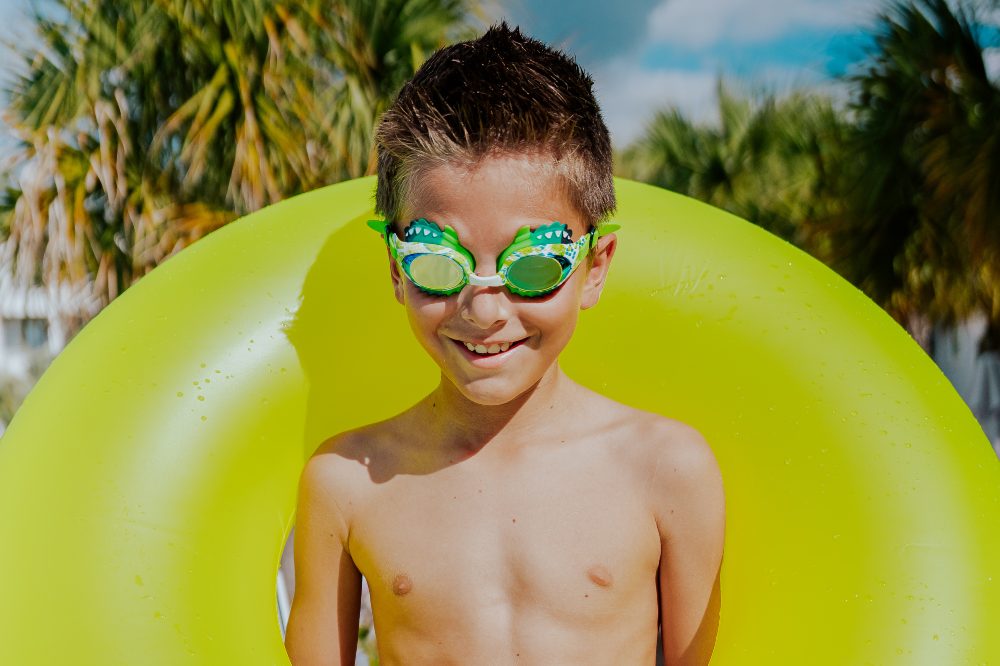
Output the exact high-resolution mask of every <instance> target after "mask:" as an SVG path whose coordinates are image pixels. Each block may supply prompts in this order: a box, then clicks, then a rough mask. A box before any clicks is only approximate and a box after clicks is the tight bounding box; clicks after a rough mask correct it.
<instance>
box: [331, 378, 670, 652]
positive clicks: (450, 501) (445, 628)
mask: <svg viewBox="0 0 1000 666" xmlns="http://www.w3.org/2000/svg"><path fill="white" fill-rule="evenodd" d="M589 396H590V401H591V404H590V405H583V406H579V408H578V409H577V410H575V412H574V413H573V414H567V415H565V416H563V417H561V418H562V419H563V420H564V422H563V423H562V424H561V425H560V424H550V425H553V427H552V428H551V429H548V430H547V431H548V432H559V433H560V434H559V435H555V436H541V437H540V438H539V439H538V441H531V442H525V443H524V445H523V446H522V445H520V443H518V445H517V446H511V447H508V448H501V446H499V445H498V446H497V447H495V448H493V449H491V445H492V444H493V443H492V442H491V443H490V444H487V445H486V446H485V447H484V448H483V449H482V450H480V451H478V452H477V453H476V454H475V455H472V456H469V457H465V456H461V455H456V454H446V453H443V452H435V453H427V446H426V445H425V444H424V445H422V443H421V440H420V433H419V432H414V428H413V427H412V423H408V422H407V420H406V415H405V414H404V415H401V416H400V417H397V418H395V419H391V420H389V421H384V422H381V423H378V424H374V425H372V426H367V427H365V428H362V429H360V430H355V431H351V432H350V433H345V434H344V435H342V436H339V437H337V438H335V439H334V440H331V441H330V442H328V443H326V444H324V447H322V448H321V451H326V452H329V453H334V455H331V456H327V459H328V460H329V461H330V464H331V465H333V466H336V467H337V471H336V474H335V478H337V479H338V480H340V481H341V482H342V483H341V484H340V485H341V488H338V489H335V492H336V496H337V501H338V504H339V505H340V506H341V510H342V511H343V512H344V514H345V515H346V517H347V520H348V524H349V537H348V544H347V547H348V550H349V553H350V555H351V558H352V559H353V561H354V563H355V566H356V567H357V568H358V570H359V571H360V572H361V574H363V575H364V576H365V578H366V579H367V580H368V584H369V589H370V591H371V596H372V608H373V613H374V618H375V628H376V634H377V636H378V642H379V653H380V655H381V656H382V663H384V664H393V663H406V664H411V663H412V664H420V663H434V664H448V663H456V664H459V663H481V664H493V663H513V662H517V661H520V662H521V663H621V664H627V663H635V664H639V663H647V664H651V663H653V659H654V653H655V645H656V631H657V621H658V595H657V587H656V585H657V582H656V573H657V569H658V566H659V558H660V536H659V530H658V528H657V523H656V520H655V519H654V516H653V513H652V511H651V509H650V506H649V502H648V499H647V498H648V495H647V492H648V486H649V482H650V479H651V473H652V471H653V470H652V469H651V463H652V462H653V460H654V458H653V456H652V448H653V446H655V447H657V448H659V447H662V446H664V445H665V442H663V441H662V440H660V441H656V442H655V443H653V442H650V441H649V440H650V439H651V438H650V437H649V436H648V434H649V433H650V432H653V431H656V430H657V429H656V428H655V427H654V428H651V427H649V426H650V425H652V424H653V421H654V420H655V421H661V422H662V421H663V419H662V417H658V416H653V415H650V414H647V413H645V412H641V411H638V410H634V409H631V408H628V407H625V406H623V405H619V404H617V403H614V402H613V401H611V400H608V399H607V398H604V397H602V396H599V395H597V394H593V393H589ZM659 430H660V431H661V432H662V428H660V429H659Z"/></svg>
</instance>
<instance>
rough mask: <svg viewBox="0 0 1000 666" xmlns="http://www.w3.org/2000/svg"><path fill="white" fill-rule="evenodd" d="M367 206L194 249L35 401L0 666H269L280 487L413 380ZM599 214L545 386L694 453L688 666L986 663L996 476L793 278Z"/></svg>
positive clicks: (54, 373)
mask: <svg viewBox="0 0 1000 666" xmlns="http://www.w3.org/2000/svg"><path fill="white" fill-rule="evenodd" d="M372 188H373V181H372V180H371V179H362V180H356V181H350V182H346V183H342V184H339V185H336V186H333V187H329V188H326V189H324V190H321V191H317V192H314V193H311V194H308V195H304V196H300V197H296V198H294V199H291V200H289V201H286V202H283V203H281V204H279V205H275V206H272V207H270V208H268V209H266V210H263V211H260V212H259V213H256V214H254V215H251V216H249V217H247V218H246V219H243V220H240V221H238V222H236V223H234V224H231V225H228V226H226V227H224V228H222V229H220V230H218V231H216V232H214V233H212V234H211V235H209V236H208V237H207V238H205V239H203V240H201V241H199V242H198V243H196V244H195V245H193V246H192V247H190V248H188V249H186V250H185V251H183V252H181V253H180V254H179V255H177V256H175V257H173V258H171V259H170V260H168V261H167V262H166V263H165V264H164V265H163V266H161V267H159V268H157V269H156V270H155V271H153V272H152V273H151V274H149V275H147V276H146V277H144V278H143V279H142V280H141V281H140V282H139V283H138V284H136V285H135V286H133V287H132V288H131V289H129V290H128V291H127V292H126V293H124V294H123V295H122V296H121V297H119V298H118V299H117V300H116V301H115V302H114V303H112V304H111V305H110V306H109V307H108V308H106V309H105V310H104V311H103V312H102V313H101V314H100V315H99V316H98V317H97V318H96V319H95V320H94V321H93V322H91V323H90V324H89V325H88V326H86V328H85V329H84V330H83V331H81V332H80V333H79V334H78V335H77V337H76V338H75V339H73V340H72V341H71V343H70V344H69V346H68V348H67V349H66V350H65V351H64V352H63V353H62V354H61V355H60V356H59V357H58V358H57V359H56V361H55V362H54V363H53V365H52V366H51V367H50V369H49V370H48V371H47V372H46V373H45V375H44V376H43V377H42V379H41V381H40V382H39V383H38V385H37V386H36V387H35V389H34V390H33V391H32V393H31V394H30V395H29V397H28V399H27V400H26V401H25V403H24V405H23V406H22V408H21V409H20V410H19V412H18V414H17V416H16V417H15V418H14V420H13V422H12V423H11V425H10V428H9V429H8V431H7V433H6V435H5V436H4V437H3V439H2V440H0V544H2V546H0V591H2V592H0V627H2V636H3V638H2V639H0V664H11V665H14V664H16V665H17V666H31V665H36V664H37V665H44V666H51V665H54V664H74V665H84V666H87V665H94V666H97V665H100V666H111V665H115V664H121V665H123V666H125V665H128V666H134V665H136V664H143V665H144V666H156V665H160V664H162V665H163V666H186V665H204V666H219V665H220V664H225V665H230V664H239V665H241V666H248V665H256V664H260V665H263V664H287V663H288V662H287V657H286V656H285V652H284V648H283V645H282V640H281V634H280V629H279V626H278V617H277V612H276V609H275V573H276V571H277V568H278V560H279V555H280V551H281V548H282V546H283V544H284V542H285V538H286V537H287V535H288V533H289V530H290V529H291V526H292V523H293V518H294V509H295V499H296V484H297V480H298V475H299V472H300V470H301V468H302V465H303V463H304V461H305V460H306V458H307V457H308V456H309V455H310V453H312V451H313V450H314V449H315V448H316V447H317V446H318V445H319V444H320V443H321V442H322V441H323V440H324V439H325V438H327V437H328V436H330V435H331V434H332V433H334V432H336V431H339V430H341V429H344V428H348V427H353V426H356V425H359V424H361V423H363V422H368V421H371V420H374V419H379V418H383V417H386V416H388V415H390V414H392V413H395V412H396V411H398V410H400V409H402V408H404V407H405V406H407V405H408V404H410V403H411V402H412V401H415V400H416V399H418V398H419V397H421V396H422V395H423V394H424V393H425V392H426V391H429V390H430V389H431V388H432V387H433V385H434V384H435V382H436V379H437V373H436V372H435V371H436V368H435V367H434V366H432V364H431V362H430V361H429V360H427V359H426V358H425V355H424V354H423V353H422V352H421V350H420V348H419V347H418V346H417V343H416V342H414V341H413V340H412V339H411V336H410V333H409V329H408V327H407V323H406V321H405V317H404V314H403V311H402V309H401V308H400V307H399V306H398V305H397V304H396V303H395V300H394V299H393V298H392V296H391V291H390V285H389V279H388V275H387V267H386V260H385V256H384V250H383V248H382V247H381V246H380V245H379V244H378V243H377V242H375V240H376V239H375V238H374V237H373V236H372V235H371V231H370V230H368V229H367V228H366V227H365V225H364V222H363V221H364V220H365V219H367V218H368V216H369V215H370V205H371V203H370V202H371V200H372V196H371V195H372ZM618 188H619V189H618V193H619V197H620V214H619V215H618V216H617V217H616V220H617V221H618V222H620V223H621V224H622V225H623V228H622V230H621V231H620V232H619V240H620V249H619V253H618V256H617V257H616V259H615V262H614V265H613V266H612V270H611V276H610V279H609V284H608V286H607V289H606V291H605V293H604V296H603V297H602V300H601V303H600V304H599V305H598V307H597V308H595V309H593V310H589V311H587V312H585V313H583V315H582V318H581V322H580V326H579V328H578V330H577V334H576V337H575V338H574V340H573V342H572V343H571V345H570V348H568V349H567V351H566V352H565V354H564V356H563V363H564V367H565V368H566V370H567V372H568V373H569V374H570V375H571V376H574V377H575V378H576V379H578V380H579V381H581V382H583V383H585V384H587V385H589V386H591V387H593V388H595V389H597V390H599V391H601V392H603V393H605V394H607V395H610V396H611V397H613V398H616V399H618V400H621V401H624V402H626V403H630V404H633V405H635V406H637V407H640V408H644V409H649V410H653V411H656V412H660V413H663V414H666V415H669V416H671V417H675V418H679V419H681V420H683V421H686V422H689V423H691V424H693V425H694V426H695V427H697V428H698V429H699V430H700V431H701V432H702V433H703V434H704V435H705V436H706V438H707V439H708V441H709V442H710V443H711V444H712V445H713V447H714V449H715V451H716V453H717V457H718V459H719V462H720V465H721V468H722V472H723V477H724V480H725V485H726V494H727V508H728V517H727V543H726V553H725V558H724V562H723V571H722V586H723V599H722V620H721V626H720V630H719V637H718V644H717V648H716V655H715V660H714V662H713V663H716V664H740V665H742V664H801V663H809V664H836V665H837V666H842V665H844V664H907V665H912V664H934V665H940V664H998V663H1000V638H998V635H997V634H996V632H995V631H993V630H994V629H995V627H993V626H991V625H992V624H994V623H995V621H996V618H998V617H1000V576H998V573H1000V572H998V562H1000V530H998V529H997V517H998V515H1000V465H998V463H997V460H996V459H995V458H994V456H993V452H992V450H991V449H990V446H989V444H988V443H987V441H986V438H985V436H984V435H983V433H982V430H981V429H980V428H979V427H978V425H977V424H976V422H975V421H974V420H973V418H972V416H971V414H970V413H969V410H968V409H967V408H966V407H965V405H964V404H963V403H962V402H961V400H960V399H959V397H958V395H957V394H956V393H955V391H954V390H953V389H952V388H951V386H950V384H949V383H948V381H947V380H946V379H945V377H944V376H943V375H942V374H941V373H940V372H939V371H938V369H937V368H936V367H935V366H934V365H933V363H932V362H931V361H930V360H929V359H928V358H927V357H926V356H925V355H924V354H923V352H922V351H921V350H920V349H919V347H918V346H917V345H916V344H915V343H914V342H913V341H912V340H911V339H910V338H909V337H908V336H907V334H906V333H905V332H904V331H903V330H902V329H901V328H900V327H898V326H897V325H896V324H895V322H893V321H892V320H891V319H890V318H889V317H888V316H887V315H886V314H884V313H883V312H882V311H881V310H880V309H879V308H878V307H876V306H875V305H874V304H873V303H872V302H871V301H869V300H868V299H867V298H865V297H864V296H863V295H862V294H861V293H860V292H859V291H857V290H856V289H855V288H853V287H852V286H851V285H849V284H848V283H847V282H845V281H843V280H842V279H840V278H839V277H838V276H837V275H835V274H834V273H833V272H831V271H830V270H828V269H827V268H826V267H824V266H823V265H822V264H820V263H819V262H817V261H815V260H814V259H812V258H810V257H809V256H807V255H806V254H804V253H802V252H801V251H799V250H797V249H795V248H794V247H792V246H790V245H788V244H787V243H784V242H783V241H781V240H779V239H777V238H775V237H773V236H771V235H769V234H767V233H765V232H764V231H762V230H760V229H759V228H757V227H755V226H753V225H751V224H748V223H746V222H744V221H742V220H739V219H737V218H735V217H732V216H730V215H728V214H726V213H723V212H721V211H719V210H716V209H714V208H711V207H709V206H706V205H704V204H700V203H698V202H695V201H693V200H690V199H686V198H683V197H681V196H678V195H675V194H672V193H669V192H666V191H663V190H659V189H656V188H652V187H649V186H645V185H640V184H638V183H633V182H628V181H619V182H618ZM387 377H388V378H389V380H388V381H390V382H391V383H392V385H393V386H394V390H393V391H392V392H387V391H386V390H385V386H386V382H387Z"/></svg>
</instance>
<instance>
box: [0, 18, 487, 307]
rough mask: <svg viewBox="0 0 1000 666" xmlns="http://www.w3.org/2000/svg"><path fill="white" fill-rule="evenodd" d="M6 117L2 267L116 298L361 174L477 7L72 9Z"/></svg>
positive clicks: (58, 21) (53, 29) (24, 280)
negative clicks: (189, 250) (218, 233)
mask: <svg viewBox="0 0 1000 666" xmlns="http://www.w3.org/2000/svg"><path fill="white" fill-rule="evenodd" d="M56 5H57V6H56V9H55V10H54V11H52V12H51V14H50V15H40V14H39V15H36V16H35V24H36V29H37V34H38V37H39V40H40V42H41V44H42V46H41V48H37V49H29V50H27V51H26V52H24V53H21V54H20V56H19V59H20V61H21V63H22V64H21V68H20V69H21V71H20V72H19V73H18V75H17V78H16V79H15V81H14V82H13V84H12V86H11V88H10V90H9V91H8V92H9V96H10V100H11V102H10V107H9V110H8V114H7V118H6V121H7V124H8V125H10V126H11V127H12V128H13V129H14V131H15V133H16V135H17V136H18V137H19V139H20V146H19V149H18V152H17V154H16V155H15V157H14V167H13V168H11V169H10V170H8V173H7V179H8V181H9V184H8V187H7V189H6V191H5V192H4V193H3V194H2V195H0V234H2V235H0V238H5V239H6V242H5V243H3V245H2V246H0V263H2V264H4V265H7V266H9V267H11V269H12V271H13V273H14V275H15V277H16V279H17V281H18V282H19V283H21V284H23V285H29V284H40V283H43V282H56V281H69V282H73V283H81V282H87V283H89V284H92V286H93V289H94V290H95V292H96V293H97V294H98V296H99V297H100V298H101V300H102V302H105V303H106V302H110V300H112V299H113V298H115V296H116V295H117V294H118V293H120V292H121V291H122V290H124V289H126V288H127V287H128V286H129V285H130V284H131V283H132V282H134V281H135V280H137V279H139V278H140V277H141V276H142V275H144V274H145V273H147V272H148V271H150V270H152V268H154V267H155V266H156V265H158V264H159V263H160V262H161V261H163V260H164V259H165V258H167V257H168V256H170V255H171V254H172V253H174V252H176V251H178V250H180V249H181V248H183V247H185V246H186V245H188V244H190V243H191V242H194V241H195V240H197V239H198V238H200V237H201V236H203V235H204V234H206V233H208V232H209V231H211V230H213V229H215V228H217V227H219V226H221V225H223V224H226V223H227V222H229V221H230V220H232V219H233V218H234V217H236V216H239V215H242V214H244V213H247V212H250V211H253V210H256V209H258V208H260V207H262V206H265V205H267V204H269V203H272V202H275V201H278V200H280V199H282V198H284V197H287V196H290V195H292V194H296V193H299V192H303V191H306V190H309V189H311V188H314V187H317V186H320V185H323V184H326V183H330V182H334V181H337V180H340V179H343V178H345V177H350V176H356V175H361V174H363V173H365V172H366V171H368V169H369V164H370V161H371V160H370V154H369V151H370V147H369V146H370V144H371V133H372V127H373V125H374V121H375V118H376V116H377V114H378V113H379V112H380V111H381V110H382V109H383V108H384V107H385V105H386V104H387V101H388V100H389V99H390V97H391V95H392V94H393V93H394V92H395V90H396V89H397V88H398V86H399V85H401V84H402V82H403V81H404V80H405V79H407V78H408V77H409V76H410V75H412V73H413V71H414V69H415V68H416V67H417V66H419V64H420V63H421V62H422V60H423V58H424V55H425V54H426V53H428V52H429V51H431V50H433V49H435V48H437V47H438V46H440V45H443V44H444V43H446V42H448V41H452V40H454V39H457V38H460V37H463V36H471V35H472V33H473V31H474V29H475V28H476V26H477V25H479V23H480V22H481V19H482V10H481V9H480V7H479V3H478V2H477V1H476V0H383V1H380V2H367V1H366V0H339V1H335V2H327V1H324V0H306V1H305V2H296V3H287V4H285V3H271V2H265V1H264V0H154V1H153V2H138V1H135V0H132V1H128V0H92V1H91V2H83V1H82V0H58V1H57V3H56Z"/></svg>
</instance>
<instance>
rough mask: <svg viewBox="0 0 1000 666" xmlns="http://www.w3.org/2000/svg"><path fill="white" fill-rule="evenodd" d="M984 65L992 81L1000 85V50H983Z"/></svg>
mask: <svg viewBox="0 0 1000 666" xmlns="http://www.w3.org/2000/svg"><path fill="white" fill-rule="evenodd" d="M983 64H984V65H986V74H987V75H988V76H989V77H990V80H992V81H993V82H994V83H997V84H1000V48H991V49H983Z"/></svg>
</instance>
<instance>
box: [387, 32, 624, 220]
mask: <svg viewBox="0 0 1000 666" xmlns="http://www.w3.org/2000/svg"><path fill="white" fill-rule="evenodd" d="M593 83H594V82H593V80H592V79H591V78H590V76H589V75H587V73H586V72H585V71H583V69H581V68H580V66H579V65H578V64H577V63H576V61H575V60H574V59H573V58H571V57H569V56H567V55H565V54H563V53H561V52H559V51H556V50H554V49H551V48H549V47H548V46H546V45H545V44H543V43H542V42H540V41H538V40H536V39H532V38H531V37H527V36H525V35H523V34H521V32H520V30H519V29H518V28H516V27H515V28H514V29H513V30H511V29H510V28H509V27H508V26H507V24H506V22H501V23H500V25H494V26H492V27H491V28H490V29H489V30H488V31H487V32H486V33H485V34H484V35H483V36H482V37H480V38H479V39H475V40H471V41H468V42H461V43H458V44H453V45H451V46H447V47H445V48H443V49H441V50H440V51H437V52H436V53H434V54H433V55H432V56H431V57H430V58H429V59H428V60H427V62H425V63H424V64H423V65H422V66H421V67H420V69H418V70H417V72H416V74H414V76H413V78H412V79H411V80H410V81H409V82H407V83H406V85H404V86H403V88H402V89H401V90H400V91H399V94H398V95H397V97H396V99H395V101H394V102H393V103H392V104H391V105H390V106H389V108H388V109H387V110H386V112H385V113H384V114H383V115H382V118H381V120H380V122H379V126H378V129H377V130H376V132H375V148H376V151H377V154H378V187H377V189H376V195H375V210H376V212H378V213H379V214H381V215H383V216H384V217H385V218H386V219H387V220H389V222H390V223H396V222H399V221H400V220H399V219H398V218H399V216H400V215H401V210H402V207H403V203H404V201H405V200H406V198H407V197H408V196H409V195H411V194H413V193H414V190H413V188H414V187H415V184H416V181H418V180H419V178H420V175H421V173H422V172H423V171H425V170H427V169H430V168H433V167H435V166H439V165H441V164H455V163H459V164H466V165H469V166H472V165H475V164H476V163H477V162H478V161H479V160H480V159H481V158H483V157H485V156H487V155H504V154H511V153H521V154H528V155H538V156H542V157H544V158H547V159H548V160H549V162H550V164H551V166H552V168H553V171H554V173H556V174H558V175H559V176H561V177H562V180H563V183H564V185H565V186H566V191H567V193H568V195H569V200H570V202H571V203H572V204H573V205H574V206H576V208H577V209H578V210H579V211H580V212H581V213H582V214H583V215H584V217H585V218H586V220H587V221H588V222H589V223H590V224H591V225H594V224H597V223H598V222H601V221H603V220H604V219H606V218H607V217H608V216H609V215H610V214H611V213H613V212H614V210H615V191H614V182H613V180H612V153H611V138H610V136H609V135H608V128H607V126H606V125H605V124H604V120H603V118H602V117H601V111H600V108H599V107H598V105H597V100H596V99H595V98H594V94H593V90H592V89H593Z"/></svg>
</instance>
